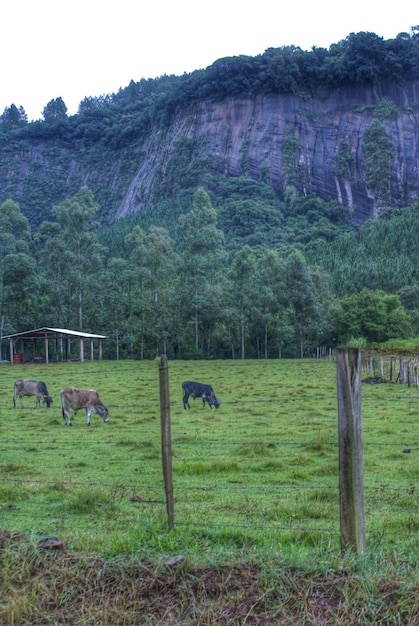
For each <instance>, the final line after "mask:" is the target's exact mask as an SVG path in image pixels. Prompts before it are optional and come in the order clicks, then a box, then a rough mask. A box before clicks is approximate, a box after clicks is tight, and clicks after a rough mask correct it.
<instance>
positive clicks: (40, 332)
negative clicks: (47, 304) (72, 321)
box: [3, 326, 107, 339]
mask: <svg viewBox="0 0 419 626" xmlns="http://www.w3.org/2000/svg"><path fill="white" fill-rule="evenodd" d="M54 335H66V336H69V337H79V339H107V335H95V334H93V333H84V332H82V331H81V330H69V329H68V328H49V327H47V326H44V327H43V328H35V329H34V330H26V331H25V332H23V333H15V334H14V335H5V336H3V339H18V338H20V339H25V338H27V339H43V338H45V337H52V336H54Z"/></svg>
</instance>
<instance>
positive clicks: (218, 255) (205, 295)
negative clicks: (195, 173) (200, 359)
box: [179, 187, 227, 351]
mask: <svg viewBox="0 0 419 626" xmlns="http://www.w3.org/2000/svg"><path fill="white" fill-rule="evenodd" d="M179 225H180V227H181V231H182V244H183V260H184V265H183V291H184V296H185V297H186V298H187V302H189V301H191V307H192V310H193V316H192V317H191V316H189V319H188V320H187V321H188V322H190V321H192V323H193V327H194V334H195V350H197V351H198V350H199V349H200V347H202V345H203V342H202V340H201V341H200V328H201V329H202V330H204V329H205V333H206V337H207V341H208V338H209V336H210V335H211V332H212V329H213V328H214V327H215V325H216V313H217V307H218V304H217V293H219V292H218V291H217V289H216V286H217V283H218V282H219V280H220V276H221V273H222V271H223V269H225V267H226V265H227V254H226V251H225V245H224V235H223V233H222V231H221V230H219V229H218V228H217V212H216V210H215V209H214V208H213V206H212V204H211V200H210V197H209V195H208V194H207V192H206V191H205V190H204V189H203V188H202V187H199V188H198V189H197V190H196V192H195V194H194V197H193V204H192V208H191V210H190V211H189V212H188V213H187V214H184V215H181V216H180V218H179ZM186 294H192V295H191V296H187V295H186Z"/></svg>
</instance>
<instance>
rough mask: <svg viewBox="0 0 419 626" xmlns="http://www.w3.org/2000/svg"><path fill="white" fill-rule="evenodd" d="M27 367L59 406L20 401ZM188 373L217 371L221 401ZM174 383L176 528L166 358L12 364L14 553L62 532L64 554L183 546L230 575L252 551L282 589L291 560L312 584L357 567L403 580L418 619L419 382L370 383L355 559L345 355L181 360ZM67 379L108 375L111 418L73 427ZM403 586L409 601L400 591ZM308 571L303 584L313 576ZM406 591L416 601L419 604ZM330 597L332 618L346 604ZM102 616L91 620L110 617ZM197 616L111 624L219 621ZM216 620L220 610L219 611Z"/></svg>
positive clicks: (4, 488)
mask: <svg viewBox="0 0 419 626" xmlns="http://www.w3.org/2000/svg"><path fill="white" fill-rule="evenodd" d="M366 376H367V374H366ZM18 378H35V379H40V380H44V381H45V382H46V384H47V386H48V389H49V392H50V394H51V395H55V397H54V402H53V405H52V407H51V408H50V409H46V408H41V409H35V408H34V405H35V401H34V399H33V398H24V405H25V409H20V408H16V409H13V408H12V405H13V403H12V397H13V383H14V381H15V380H17V379H18ZM186 379H189V380H199V381H202V382H208V383H210V384H211V385H212V386H213V387H214V390H215V393H216V395H217V397H219V398H220V399H221V401H222V404H221V408H220V409H219V410H215V409H212V410H211V409H209V408H208V407H205V409H204V408H203V407H202V403H201V401H200V400H196V401H193V400H191V401H190V402H191V409H190V410H184V408H183V404H182V390H181V383H182V381H183V380H186ZM169 381H170V398H171V403H170V406H171V432H172V442H173V459H172V462H173V482H174V497H175V527H174V530H173V531H172V532H168V530H167V517H166V508H165V503H164V489H163V480H162V462H161V430H160V401H159V369H158V363H157V362H138V361H123V362H122V361H121V362H85V363H58V364H50V365H48V366H45V365H13V366H12V365H9V364H2V365H0V418H1V419H0V449H1V460H0V505H1V511H0V528H1V529H2V530H3V532H4V533H5V535H4V536H5V539H4V545H5V546H7V550H6V552H7V553H9V550H11V552H12V553H13V550H14V551H15V552H16V547H14V548H13V545H15V544H13V541H12V543H11V544H9V539H10V537H16V536H19V537H24V541H23V540H22V541H23V544H22V545H24V546H25V548H22V551H21V552H20V553H19V557H16V554H15V557H16V558H23V556H22V555H28V554H29V555H30V557H28V558H30V559H32V560H33V559H36V558H38V559H39V558H40V557H39V550H38V549H37V546H39V542H42V541H43V540H44V539H45V538H47V537H51V536H54V537H56V538H58V539H59V540H60V541H62V542H63V543H64V544H65V547H66V550H65V554H66V555H68V554H69V552H71V554H73V555H78V557H80V555H87V554H90V555H91V554H95V555H96V557H95V558H97V559H104V560H105V562H107V563H109V562H112V563H115V562H120V559H126V558H129V559H136V560H137V561H138V562H141V563H143V564H144V562H146V563H150V562H153V563H154V564H156V563H160V564H161V563H167V562H168V561H170V560H171V559H175V561H176V560H179V562H182V563H185V562H187V563H188V564H189V565H190V567H197V566H199V567H200V568H214V567H215V568H216V569H217V572H218V574H220V572H223V567H225V564H226V563H230V564H231V563H234V564H235V567H237V564H243V563H246V568H248V569H247V570H246V571H247V576H246V577H245V579H249V580H250V579H251V573H250V572H251V569H249V568H251V567H254V565H255V564H257V567H258V568H262V570H263V572H264V573H263V576H264V577H265V585H267V587H268V588H272V581H271V575H272V573H273V572H276V575H278V576H281V577H282V578H283V577H284V576H285V574H284V570H283V569H281V568H283V567H286V568H287V570H286V571H287V574H286V576H287V577H288V579H289V580H290V581H292V585H294V584H297V583H296V582H295V580H297V579H298V576H301V573H302V572H310V579H308V578H307V577H306V578H304V580H305V582H306V583H307V585H308V584H309V580H311V581H313V580H314V578H315V577H316V576H320V575H321V576H326V580H327V576H332V579H330V580H329V582H331V581H332V582H333V584H335V583H336V581H337V580H338V578H334V577H335V576H337V574H338V573H339V576H340V575H342V572H350V573H351V575H352V574H353V575H356V577H357V580H363V576H367V578H368V580H369V581H370V582H369V584H370V585H373V583H372V581H373V580H375V581H381V582H382V581H383V580H387V579H388V580H393V581H397V589H398V594H399V596H398V597H399V599H400V598H401V600H403V602H402V604H401V606H402V608H400V606H399V604H397V611H396V613H394V612H393V614H391V616H392V618H393V617H394V615H397V614H398V615H399V616H401V618H400V619H401V621H400V620H399V621H398V622H394V623H412V624H413V623H419V621H418V622H414V621H411V622H409V621H403V619H405V618H406V619H411V620H413V617H412V616H413V615H414V612H415V611H416V608H415V607H417V606H418V604H419V600H418V598H417V595H416V600H412V593H411V591H412V589H413V590H414V592H413V596H415V594H417V593H418V592H417V589H418V587H417V585H418V579H419V574H418V548H419V532H418V531H419V516H418V503H419V502H418V500H419V498H418V487H419V480H418V477H419V462H418V455H419V437H418V413H419V390H418V389H417V388H416V387H410V388H408V387H407V386H404V385H400V384H379V385H368V384H364V385H363V387H362V415H363V439H364V481H365V509H366V528H367V550H366V552H365V554H364V555H362V556H358V557H356V556H355V555H353V554H347V555H342V554H341V552H340V530H339V488H338V487H339V486H338V447H337V400H336V366H335V364H334V363H333V362H332V361H328V360H316V361H315V360H304V361H297V360H295V361H294V360H292V361H290V360H278V361H218V362H187V361H182V362H170V363H169ZM66 385H75V386H80V387H86V388H95V389H97V390H98V391H99V393H100V397H101V399H102V401H103V402H104V404H106V405H107V406H108V408H109V412H110V422H109V424H104V423H103V422H102V420H101V419H100V418H99V417H98V416H95V415H94V416H93V417H92V426H91V427H90V428H88V427H87V426H86V420H85V415H84V413H83V412H82V411H81V412H79V413H78V414H77V415H76V416H75V417H74V419H73V420H72V421H73V426H72V427H71V428H68V427H65V426H64V425H63V419H62V416H61V408H60V401H59V396H58V392H59V390H60V389H61V388H62V387H63V386H66ZM7 538H9V539H7ZM5 549H6V548H5ZM57 558H58V557H57ZM59 558H67V567H68V565H69V563H68V556H66V557H63V556H62V555H60V557H59ZM74 558H76V557H74ZM80 558H81V557H80ZM25 562H26V561H25ZM279 562H280V563H281V568H280V572H279V570H278V567H279V565H278V563H279ZM54 563H55V561H54ZM101 567H102V566H101ZM290 568H291V569H290ZM10 571H11V570H9V574H10ZM206 571H207V570H206ZM252 571H253V570H252ZM291 571H294V574H293V575H291ZM295 572H298V576H297V574H295ZM172 575H173V574H171V576H172ZM294 576H295V578H294ZM199 577H200V576H199V575H198V574H196V578H199ZM214 578H216V577H215V574H214V573H213V580H214ZM258 579H259V580H260V574H258ZM10 581H11V582H10V584H12V581H14V579H13V577H11V578H10ZM172 583H173V581H172ZM13 584H15V581H14V582H13ZM214 584H215V583H214ZM377 584H378V582H377ZM405 584H406V585H407V586H408V587H409V589H410V592H406V593H407V596H406V602H407V605H406V606H405V605H404V600H405V597H404V595H403V593H401V592H400V586H402V587H403V585H405ZM220 585H221V583H220ZM298 585H301V588H305V587H304V585H303V584H302V583H301V580H300V582H299V583H298V584H297V586H298ZM361 586H362V585H361ZM373 586H374V585H373ZM224 588H225V584H224ZM351 589H352V588H351ZM364 592H365V588H364ZM263 593H264V594H265V595H266V587H265V588H264V592H263ZM288 593H290V592H289V590H288ZM307 593H308V592H307ZM352 593H356V592H355V591H354V590H353V589H352ZM392 593H394V587H392ZM163 595H164V594H163ZM291 595H292V594H291ZM309 597H310V594H309V593H308V595H307V598H309ZM328 597H330V594H328ZM408 597H410V600H411V601H413V602H417V604H412V602H410V604H409V601H408ZM319 598H320V596H319ZM253 600H254V598H253ZM249 603H250V604H249V606H252V604H251V601H250V600H249ZM257 604H258V603H256V604H255V606H257ZM346 604H347V603H346ZM346 604H345V603H343V605H344V606H346ZM371 604H372V605H373V602H372V601H371ZM6 606H7V609H6V611H5V613H4V615H5V616H6V617H5V616H3V621H1V620H0V621H1V623H5V624H6V623H7V624H9V623H15V624H17V623H25V622H19V620H18V618H17V616H19V615H21V614H22V615H24V614H25V612H24V611H23V613H22V611H20V612H19V609H17V608H16V607H15V608H14V609H13V610H12V609H11V605H10V603H7V602H6ZM218 606H219V605H218ZM304 606H306V605H304ZM327 606H328V607H329V604H327ZM348 606H349V604H348ZM380 606H381V605H380ZM383 606H385V603H384V605H383ZM389 606H392V603H390V604H389ZM403 607H404V608H403ZM406 607H407V608H406ZM166 610H167V609H166ZM304 610H305V613H304V612H303V613H302V615H303V616H304V615H305V616H306V617H307V615H308V614H307V610H306V609H304ZM330 610H331V613H330V615H331V616H332V617H333V615H335V614H338V612H337V613H336V611H337V609H333V610H332V609H330ZM157 613H158V611H157ZM157 613H156V614H157ZM125 614H126V611H125ZM226 614H227V613H226ZM11 615H13V616H14V618H13V619H14V622H12V621H11V619H12V618H11V617H10V616H11ZM348 615H349V614H348ZM362 615H364V616H367V618H368V619H369V617H370V616H371V613H370V612H368V611H366V610H365V608H364V611H363V613H362ZM381 615H385V613H381V614H380V616H381ZM368 616H369V617H368ZM406 616H407V617H406ZM0 618H1V613H0ZM94 619H97V617H95V618H92V621H91V622H89V620H88V618H86V619H85V621H80V622H77V623H80V624H82V623H85V624H88V623H101V622H97V621H96V622H95V621H94ZM102 619H103V616H102ZM176 619H178V618H176ZM310 619H311V618H310ZM313 619H314V618H313ZM340 619H341V622H340V623H345V621H343V622H342V619H343V617H342V615H340ZM7 620H8V621H7ZM16 620H17V621H16ZM126 620H128V618H126ZM189 620H190V621H176V620H175V618H173V621H170V620H169V619H168V621H166V622H165V621H160V622H158V621H153V619H152V618H151V617H150V618H149V621H144V622H140V621H138V620H137V622H135V621H132V622H131V621H129V620H128V621H125V622H124V621H122V618H120V620H119V621H118V620H117V619H116V618H114V621H112V620H111V621H108V622H106V621H103V622H102V623H104V624H105V623H109V624H114V623H115V624H116V623H118V624H119V623H120V624H124V623H126V624H131V623H133V624H134V623H150V624H151V623H172V624H175V623H179V624H194V623H196V624H200V623H206V622H205V621H202V620H201V621H193V620H192V618H190V616H189ZM208 620H209V621H208V623H214V613H208ZM211 620H212V621H211ZM218 620H220V618H218ZM418 620H419V618H418ZM358 621H359V620H358ZM27 623H35V622H27ZM36 623H44V622H36ZM48 623H61V622H59V621H57V622H48ZM62 623H73V622H71V621H70V622H65V621H63V622H62ZM219 623H224V622H222V621H219ZM225 623H233V622H231V621H230V622H228V621H227V622H225ZM237 623H244V622H243V621H237ZM246 623H258V622H256V621H252V620H251V619H250V618H249V620H248V621H247V622H246ZM260 623H262V622H260ZM264 623H266V624H268V623H275V624H276V623H282V622H280V621H273V622H264ZM283 623H322V624H323V623H334V622H333V621H330V620H329V621H328V620H327V619H326V618H325V616H323V618H322V621H321V622H316V621H315V619H314V621H312V622H311V621H300V622H298V621H295V622H290V621H288V622H287V621H284V622H283ZM336 623H338V622H337V621H336ZM347 623H351V622H350V621H349V622H347ZM359 623H362V620H361V621H359ZM364 623H375V622H371V620H370V621H365V622H364ZM388 623H393V622H388Z"/></svg>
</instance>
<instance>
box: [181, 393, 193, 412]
mask: <svg viewBox="0 0 419 626" xmlns="http://www.w3.org/2000/svg"><path fill="white" fill-rule="evenodd" d="M188 400H189V394H188V393H186V391H185V395H184V396H183V408H184V409H186V407H188V409H190V408H191V407H190V406H189V402H188Z"/></svg>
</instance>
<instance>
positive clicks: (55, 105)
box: [42, 97, 67, 122]
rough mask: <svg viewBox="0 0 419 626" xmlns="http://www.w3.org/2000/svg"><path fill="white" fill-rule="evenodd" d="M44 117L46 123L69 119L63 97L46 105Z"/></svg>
mask: <svg viewBox="0 0 419 626" xmlns="http://www.w3.org/2000/svg"><path fill="white" fill-rule="evenodd" d="M42 115H43V116H44V120H45V121H46V122H55V121H57V120H65V119H67V107H66V105H65V103H64V100H63V99H62V98H61V97H59V98H55V99H54V100H50V101H49V102H48V104H47V105H45V107H44V109H43V111H42Z"/></svg>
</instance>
